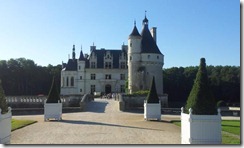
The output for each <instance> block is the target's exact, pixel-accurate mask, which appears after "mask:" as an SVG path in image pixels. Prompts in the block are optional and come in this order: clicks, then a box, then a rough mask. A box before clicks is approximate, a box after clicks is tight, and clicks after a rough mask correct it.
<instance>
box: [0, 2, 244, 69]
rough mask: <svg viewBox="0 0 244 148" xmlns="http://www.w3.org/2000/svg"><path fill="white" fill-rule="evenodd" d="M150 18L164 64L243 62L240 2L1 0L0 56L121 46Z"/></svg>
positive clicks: (45, 59) (48, 57)
mask: <svg viewBox="0 0 244 148" xmlns="http://www.w3.org/2000/svg"><path fill="white" fill-rule="evenodd" d="M145 10H146V11H147V13H146V16H147V18H148V20H149V28H151V27H157V45H158V47H159V49H160V51H161V52H162V53H163V54H164V66H163V67H164V68H170V67H180V66H182V67H187V66H198V65H199V63H200V58H202V57H204V58H205V59H206V64H207V65H214V66H216V65H223V66H225V65H230V66H240V53H241V52H240V50H241V49H240V1H238V0H150V1H149V0H0V60H9V59H10V58H14V59H16V58H21V57H24V58H26V59H31V60H33V61H34V62H35V63H36V64H37V65H41V66H47V65H48V64H51V65H57V64H62V61H63V62H64V63H66V62H67V61H68V57H69V56H68V55H70V57H71V55H72V54H71V53H72V47H73V44H74V45H75V46H76V57H77V58H78V56H79V53H80V50H81V48H82V51H83V53H87V54H89V53H90V46H91V45H92V44H93V43H94V45H95V46H96V47H97V49H100V48H105V49H121V46H122V45H123V44H125V45H128V36H129V34H130V33H131V32H132V29H133V27H134V21H136V26H137V28H138V30H139V32H141V30H142V20H143V19H144V17H145Z"/></svg>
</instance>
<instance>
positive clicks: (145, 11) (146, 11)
mask: <svg viewBox="0 0 244 148" xmlns="http://www.w3.org/2000/svg"><path fill="white" fill-rule="evenodd" d="M146 17H147V10H145V18H146Z"/></svg>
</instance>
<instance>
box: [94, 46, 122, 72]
mask: <svg viewBox="0 0 244 148" xmlns="http://www.w3.org/2000/svg"><path fill="white" fill-rule="evenodd" d="M93 52H94V53H95V55H96V56H97V68H104V55H105V54H106V52H110V54H111V56H112V57H113V68H119V56H120V55H121V54H123V52H125V51H123V50H109V49H107V50H105V49H101V50H93V51H92V53H93Z"/></svg>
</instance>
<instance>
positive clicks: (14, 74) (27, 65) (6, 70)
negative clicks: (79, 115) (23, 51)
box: [0, 58, 62, 96]
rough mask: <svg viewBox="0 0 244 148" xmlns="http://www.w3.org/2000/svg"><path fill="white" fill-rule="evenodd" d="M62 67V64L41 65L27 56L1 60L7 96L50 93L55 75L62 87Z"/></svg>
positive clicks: (0, 64) (0, 71)
mask: <svg viewBox="0 0 244 148" xmlns="http://www.w3.org/2000/svg"><path fill="white" fill-rule="evenodd" d="M61 69H62V66H61V65H57V66H52V65H50V64H49V65H48V66H39V65H37V64H35V62H34V61H32V60H29V59H25V58H18V59H10V60H7V61H6V60H0V79H2V80H4V81H3V82H2V86H3V88H4V90H5V95H6V96H18V95H39V94H43V95H48V92H49V89H50V84H51V83H52V78H53V75H54V76H55V77H56V79H57V80H58V81H57V86H58V87H60V80H61V78H60V75H61V73H60V72H61Z"/></svg>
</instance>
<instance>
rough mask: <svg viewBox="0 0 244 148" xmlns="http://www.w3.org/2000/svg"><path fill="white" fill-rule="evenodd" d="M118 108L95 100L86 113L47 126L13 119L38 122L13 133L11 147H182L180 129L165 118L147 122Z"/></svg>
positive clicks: (38, 117) (41, 120)
mask: <svg viewBox="0 0 244 148" xmlns="http://www.w3.org/2000/svg"><path fill="white" fill-rule="evenodd" d="M118 108H119V107H118V102H117V101H114V100H102V99H95V101H94V102H90V103H89V104H88V106H87V111H86V112H78V113H66V114H63V115H62V116H63V120H62V121H47V122H44V116H43V115H35V116H13V118H15V119H32V120H37V121H38V122H37V123H35V124H32V125H30V126H27V127H24V128H22V129H19V130H16V131H13V132H12V134H11V144H180V127H178V126H176V125H173V124H170V123H168V122H167V121H166V120H164V116H162V117H161V118H162V121H160V122H159V121H144V119H143V114H141V113H127V112H121V111H119V110H118ZM173 118H174V117H173Z"/></svg>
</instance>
